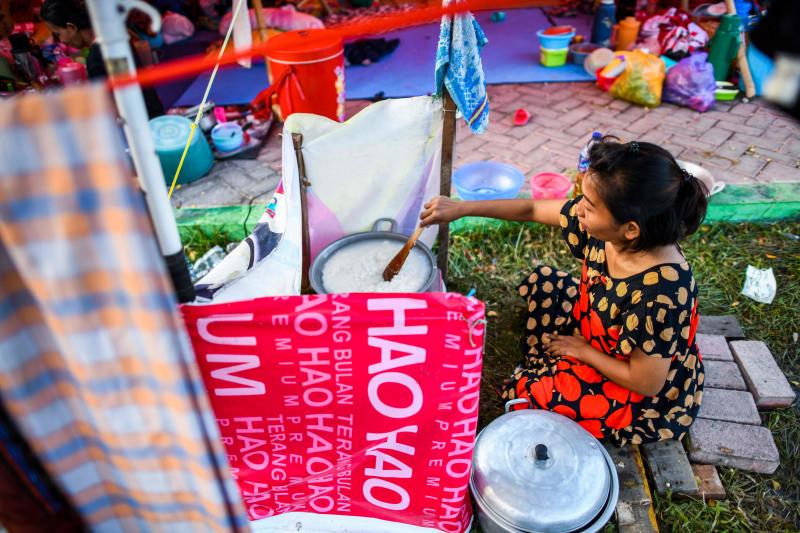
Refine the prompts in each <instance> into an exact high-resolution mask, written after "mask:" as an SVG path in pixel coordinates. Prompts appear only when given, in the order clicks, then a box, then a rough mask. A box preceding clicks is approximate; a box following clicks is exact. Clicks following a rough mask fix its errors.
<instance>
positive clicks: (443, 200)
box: [419, 196, 464, 227]
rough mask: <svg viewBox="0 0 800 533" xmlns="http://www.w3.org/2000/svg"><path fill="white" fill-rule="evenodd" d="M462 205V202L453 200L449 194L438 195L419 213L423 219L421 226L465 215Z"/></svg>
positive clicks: (450, 220) (448, 220) (452, 219)
mask: <svg viewBox="0 0 800 533" xmlns="http://www.w3.org/2000/svg"><path fill="white" fill-rule="evenodd" d="M462 207H463V203H462V202H459V201H457V200H452V199H450V198H448V197H447V196H437V197H436V198H434V199H433V200H431V201H430V202H428V203H427V204H425V210H424V211H423V212H422V213H421V214H420V215H419V218H420V219H421V221H422V222H420V226H423V227H425V226H430V225H431V224H441V223H443V222H452V221H454V220H456V219H458V218H461V217H462V216H464V214H463V209H462Z"/></svg>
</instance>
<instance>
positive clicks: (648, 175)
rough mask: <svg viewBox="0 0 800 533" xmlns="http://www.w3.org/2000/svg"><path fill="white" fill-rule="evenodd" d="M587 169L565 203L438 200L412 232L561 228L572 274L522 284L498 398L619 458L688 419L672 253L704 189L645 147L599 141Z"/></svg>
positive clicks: (542, 270)
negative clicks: (597, 442)
mask: <svg viewBox="0 0 800 533" xmlns="http://www.w3.org/2000/svg"><path fill="white" fill-rule="evenodd" d="M589 157H590V166H589V171H588V172H587V173H586V175H585V176H584V178H583V192H584V194H583V196H579V197H578V198H575V199H574V200H568V201H566V202H564V200H533V201H531V200H489V201H481V202H456V201H453V200H450V199H449V198H445V197H439V198H435V199H434V200H433V201H431V202H430V203H428V204H427V205H426V206H425V208H426V210H425V211H423V213H422V215H421V216H422V224H423V225H424V226H428V225H430V224H438V223H442V222H450V221H452V220H455V219H457V218H460V217H462V216H484V217H493V218H500V219H505V220H517V221H531V222H539V223H542V224H550V225H553V226H556V225H558V226H561V229H562V235H563V238H564V240H565V241H566V244H567V246H568V247H569V250H570V251H571V252H572V254H573V255H574V256H575V257H576V258H577V259H579V260H580V261H581V262H582V263H583V267H582V274H581V277H580V281H578V280H575V279H574V278H573V277H572V276H571V275H569V274H568V273H567V272H563V271H559V270H557V269H555V268H552V267H549V266H539V267H537V268H536V269H534V271H533V273H532V274H531V275H530V276H528V277H526V278H525V279H524V280H522V283H521V284H520V285H519V287H518V291H519V294H520V296H522V297H523V298H524V299H525V300H526V303H527V309H528V320H527V324H526V326H525V333H524V334H523V336H522V338H521V340H520V349H521V352H522V355H523V360H522V361H521V362H520V363H519V365H518V366H517V368H516V369H515V370H514V371H513V374H512V376H511V378H510V379H509V380H507V382H506V383H505V386H504V387H503V389H504V390H503V397H504V398H505V399H508V400H510V399H514V398H525V399H527V400H528V401H529V402H530V406H531V407H532V408H534V409H548V410H550V411H554V412H556V413H560V414H562V415H565V416H568V417H570V418H572V419H573V420H576V421H577V422H578V423H579V424H580V425H581V426H583V427H584V428H585V429H586V430H587V431H589V432H590V433H591V434H592V435H594V436H595V437H598V438H602V437H606V438H609V439H611V440H612V441H614V442H615V443H616V444H617V445H620V446H622V445H624V444H626V443H633V444H640V443H645V442H653V441H658V440H664V439H678V440H680V439H681V438H682V437H683V436H684V435H685V434H686V433H687V431H688V429H689V426H690V425H691V424H692V422H693V421H694V419H695V417H696V416H697V412H698V410H699V408H700V402H701V401H702V395H703V380H704V374H703V363H702V360H701V358H700V353H699V351H698V349H697V344H696V343H695V331H696V329H697V323H698V315H697V292H698V291H697V283H696V282H695V279H694V276H693V275H692V269H691V266H690V265H689V263H688V262H687V261H686V258H685V257H684V256H683V252H682V251H681V249H680V246H679V245H678V241H680V240H681V239H682V238H684V237H686V236H687V235H691V234H692V233H694V232H695V231H696V230H697V228H698V227H699V226H700V223H701V222H702V220H703V218H704V217H705V212H706V205H707V202H706V191H705V187H704V185H703V184H702V183H701V182H700V180H698V179H696V178H695V177H693V176H692V175H691V174H689V173H687V172H686V171H685V170H683V169H681V167H680V166H678V163H677V162H676V161H675V159H674V158H673V157H672V155H671V154H670V153H669V152H667V151H666V150H664V149H663V148H660V147H658V146H656V145H654V144H650V143H646V142H642V143H638V142H630V143H627V144H622V143H619V142H614V141H610V140H607V139H606V140H604V141H603V142H601V143H598V144H596V145H595V146H593V147H592V149H591V152H590V154H589ZM518 407H522V406H518Z"/></svg>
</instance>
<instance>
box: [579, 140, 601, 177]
mask: <svg viewBox="0 0 800 533" xmlns="http://www.w3.org/2000/svg"><path fill="white" fill-rule="evenodd" d="M602 138H603V134H602V133H600V132H599V131H593V132H592V138H591V139H589V142H587V143H586V146H584V147H583V149H582V150H581V154H580V155H579V156H578V172H586V171H587V170H589V152H590V151H591V150H592V146H594V145H595V144H596V143H599V142H600V140H601V139H602Z"/></svg>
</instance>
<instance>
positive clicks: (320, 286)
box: [309, 218, 436, 294]
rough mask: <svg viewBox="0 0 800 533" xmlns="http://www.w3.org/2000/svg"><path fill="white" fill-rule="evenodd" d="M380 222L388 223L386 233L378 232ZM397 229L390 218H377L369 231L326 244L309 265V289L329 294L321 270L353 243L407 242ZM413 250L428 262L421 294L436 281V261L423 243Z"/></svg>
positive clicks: (418, 243)
mask: <svg viewBox="0 0 800 533" xmlns="http://www.w3.org/2000/svg"><path fill="white" fill-rule="evenodd" d="M381 222H389V223H390V224H391V227H390V229H389V230H388V231H383V230H379V229H378V227H379V225H380V223H381ZM396 227H397V222H396V221H395V220H394V219H391V218H379V219H377V220H376V221H375V222H374V223H373V224H372V229H371V230H370V231H362V232H359V233H352V234H350V235H346V236H344V237H342V238H341V239H337V240H335V241H333V242H332V243H330V244H328V245H327V246H326V247H325V248H323V249H322V250H321V251H320V252H319V253H318V254H317V256H316V257H315V258H314V261H312V263H311V268H310V269H309V281H310V282H311V287H312V288H313V289H314V291H315V292H316V293H317V294H330V293H329V292H328V291H327V290H326V289H325V285H324V283H323V282H322V269H323V268H324V267H325V263H326V261H327V260H328V258H329V257H330V256H332V255H333V254H334V253H336V252H337V251H339V250H340V249H342V248H344V247H346V246H348V245H350V244H353V243H355V242H360V241H366V240H372V239H375V240H378V239H382V240H386V239H389V240H395V241H398V242H402V243H405V242H406V241H408V235H403V234H402V233H397V232H396V231H395V228H396ZM414 248H418V249H420V250H421V251H422V252H423V253H424V254H425V256H426V257H427V258H428V259H429V260H430V266H431V269H430V272H429V273H428V278H427V279H426V280H425V282H424V283H423V284H422V285H421V286H420V288H419V290H418V291H417V292H423V291H424V290H425V289H427V288H428V287H430V286H431V284H432V283H433V281H434V280H435V279H436V260H435V258H434V256H433V252H432V251H431V249H430V248H428V246H426V245H425V243H422V242H420V241H419V240H418V241H417V242H416V243H415V244H414Z"/></svg>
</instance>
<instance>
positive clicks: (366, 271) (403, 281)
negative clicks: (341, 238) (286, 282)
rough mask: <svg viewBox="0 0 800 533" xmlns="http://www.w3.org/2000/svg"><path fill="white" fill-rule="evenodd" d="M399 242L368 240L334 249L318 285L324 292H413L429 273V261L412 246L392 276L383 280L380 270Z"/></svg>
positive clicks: (384, 266)
mask: <svg viewBox="0 0 800 533" xmlns="http://www.w3.org/2000/svg"><path fill="white" fill-rule="evenodd" d="M402 247H403V245H402V244H401V243H399V242H397V241H389V240H368V241H361V242H356V243H354V244H351V245H349V246H345V247H344V248H341V249H339V250H338V251H336V252H335V253H334V254H333V255H332V256H330V257H329V258H328V260H327V261H326V262H325V266H324V267H323V268H322V284H323V285H324V286H325V290H326V291H327V292H328V293H332V294H336V293H348V292H417V291H419V290H420V289H422V288H423V285H424V284H425V282H426V281H427V280H428V276H430V273H431V265H430V260H429V259H428V257H427V256H426V255H425V253H424V252H422V251H421V250H419V249H418V248H416V247H414V248H412V249H411V252H410V253H409V254H408V258H407V259H406V262H405V263H404V264H403V268H401V269H400V272H399V273H398V274H397V275H396V276H395V277H394V279H392V281H384V280H383V271H384V269H386V265H388V264H389V261H391V260H392V258H393V257H394V256H395V255H397V252H399V251H400V249H401V248H402Z"/></svg>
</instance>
